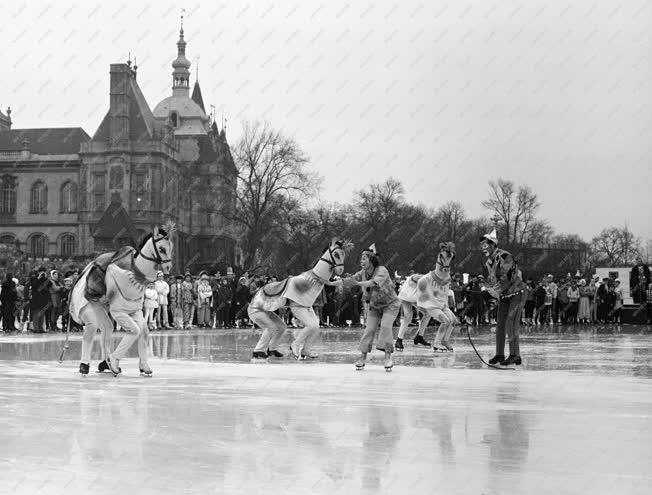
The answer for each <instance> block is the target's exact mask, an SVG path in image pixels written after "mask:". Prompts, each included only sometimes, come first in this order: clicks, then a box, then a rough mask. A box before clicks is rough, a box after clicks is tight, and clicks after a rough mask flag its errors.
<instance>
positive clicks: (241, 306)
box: [232, 277, 251, 326]
mask: <svg viewBox="0 0 652 495" xmlns="http://www.w3.org/2000/svg"><path fill="white" fill-rule="evenodd" d="M249 301H251V292H250V289H249V283H248V282H247V279H246V278H245V277H240V279H239V280H238V287H237V288H236V290H235V294H234V296H233V302H234V307H233V308H232V309H234V310H235V316H234V319H235V320H236V326H238V322H239V324H240V325H241V326H246V324H245V322H244V320H245V318H246V315H247V307H248V306H249Z"/></svg>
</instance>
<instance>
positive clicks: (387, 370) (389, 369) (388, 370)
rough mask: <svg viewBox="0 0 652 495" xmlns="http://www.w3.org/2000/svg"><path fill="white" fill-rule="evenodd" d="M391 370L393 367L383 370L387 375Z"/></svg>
mask: <svg viewBox="0 0 652 495" xmlns="http://www.w3.org/2000/svg"><path fill="white" fill-rule="evenodd" d="M392 369H393V366H392V367H390V368H385V371H386V372H387V373H390V372H391V371H392Z"/></svg>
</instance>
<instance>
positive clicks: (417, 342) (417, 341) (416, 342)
mask: <svg viewBox="0 0 652 495" xmlns="http://www.w3.org/2000/svg"><path fill="white" fill-rule="evenodd" d="M414 345H422V346H423V347H430V346H431V344H430V342H426V339H424V338H423V335H417V336H416V337H414Z"/></svg>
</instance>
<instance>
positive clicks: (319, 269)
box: [247, 239, 352, 360]
mask: <svg viewBox="0 0 652 495" xmlns="http://www.w3.org/2000/svg"><path fill="white" fill-rule="evenodd" d="M351 247H352V245H351V243H349V242H348V241H341V240H337V239H333V240H332V242H331V244H330V246H328V247H327V248H326V249H324V251H323V252H322V255H321V257H320V258H319V260H318V261H317V264H316V265H315V266H314V267H313V268H312V269H311V270H308V271H306V272H303V273H302V274H300V275H297V276H294V277H288V278H286V279H285V280H282V281H280V282H272V283H269V284H267V285H265V286H264V287H261V288H260V289H259V290H258V291H257V292H256V294H255V295H254V297H253V299H252V300H251V302H250V303H249V307H248V308H247V312H248V314H249V318H250V319H251V321H253V322H255V323H256V324H258V326H259V327H261V328H262V329H263V334H262V335H261V336H260V339H259V340H258V343H257V344H256V347H255V349H254V351H253V359H255V360H265V359H267V357H278V358H282V357H283V354H282V353H281V352H279V350H278V343H279V340H280V338H281V337H282V336H283V333H285V330H286V329H287V326H286V324H285V322H284V321H283V319H282V318H281V317H280V316H278V315H277V314H276V313H274V311H276V310H278V309H280V308H284V307H289V308H290V311H292V314H293V315H294V317H295V318H296V319H297V320H299V321H300V322H301V323H302V324H303V325H304V327H303V328H302V329H300V330H299V332H298V334H297V336H296V338H295V339H294V342H293V343H292V345H291V346H290V350H291V352H292V354H293V355H294V357H295V358H296V359H305V358H306V357H308V358H311V359H316V358H318V357H319V354H317V353H316V352H315V351H314V350H313V349H312V344H313V343H314V341H315V340H316V339H317V337H318V336H319V318H317V315H316V314H315V311H314V310H313V309H312V306H313V304H314V302H315V299H317V297H318V296H319V295H320V294H321V291H322V290H323V288H324V286H325V285H341V282H340V281H338V282H330V279H331V278H332V277H333V276H334V275H341V274H342V272H343V271H344V259H345V257H346V253H347V251H349V250H350V249H351Z"/></svg>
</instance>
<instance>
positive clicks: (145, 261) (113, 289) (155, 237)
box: [106, 224, 174, 376]
mask: <svg viewBox="0 0 652 495" xmlns="http://www.w3.org/2000/svg"><path fill="white" fill-rule="evenodd" d="M173 230H174V226H173V225H172V224H170V225H169V226H168V227H167V230H163V229H158V228H155V229H154V232H153V233H152V234H150V235H148V236H147V237H146V238H145V239H144V240H143V242H142V243H141V245H140V247H139V249H138V250H137V251H136V250H134V249H133V248H131V249H132V252H131V254H130V255H129V256H125V257H123V258H122V259H120V260H119V261H117V262H113V263H110V264H109V266H108V267H107V269H106V295H107V298H108V301H109V311H110V312H111V316H113V319H114V320H115V321H116V322H117V324H118V325H120V327H122V328H123V329H124V330H126V331H127V332H129V333H128V334H127V335H125V336H124V337H123V338H122V340H121V341H120V343H119V344H118V346H117V347H116V349H115V350H114V351H113V352H112V353H111V354H109V355H108V356H107V358H106V363H107V364H108V366H109V369H110V370H111V371H112V372H113V373H114V374H115V375H118V374H119V373H120V372H121V370H120V367H119V363H120V360H121V359H122V358H124V357H125V356H126V355H127V351H129V349H130V348H131V346H132V345H133V344H134V342H136V341H138V358H139V368H140V372H141V374H144V375H148V376H149V375H151V374H152V369H151V368H150V367H149V364H148V362H147V338H148V336H149V331H148V328H147V325H146V323H145V318H144V316H143V298H144V294H145V288H146V287H147V285H148V284H149V283H152V282H154V281H155V280H156V273H157V266H160V267H161V270H162V271H163V273H164V274H166V275H167V274H168V273H170V268H171V267H172V248H173V246H172V242H171V240H170V235H171V234H172V232H173Z"/></svg>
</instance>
